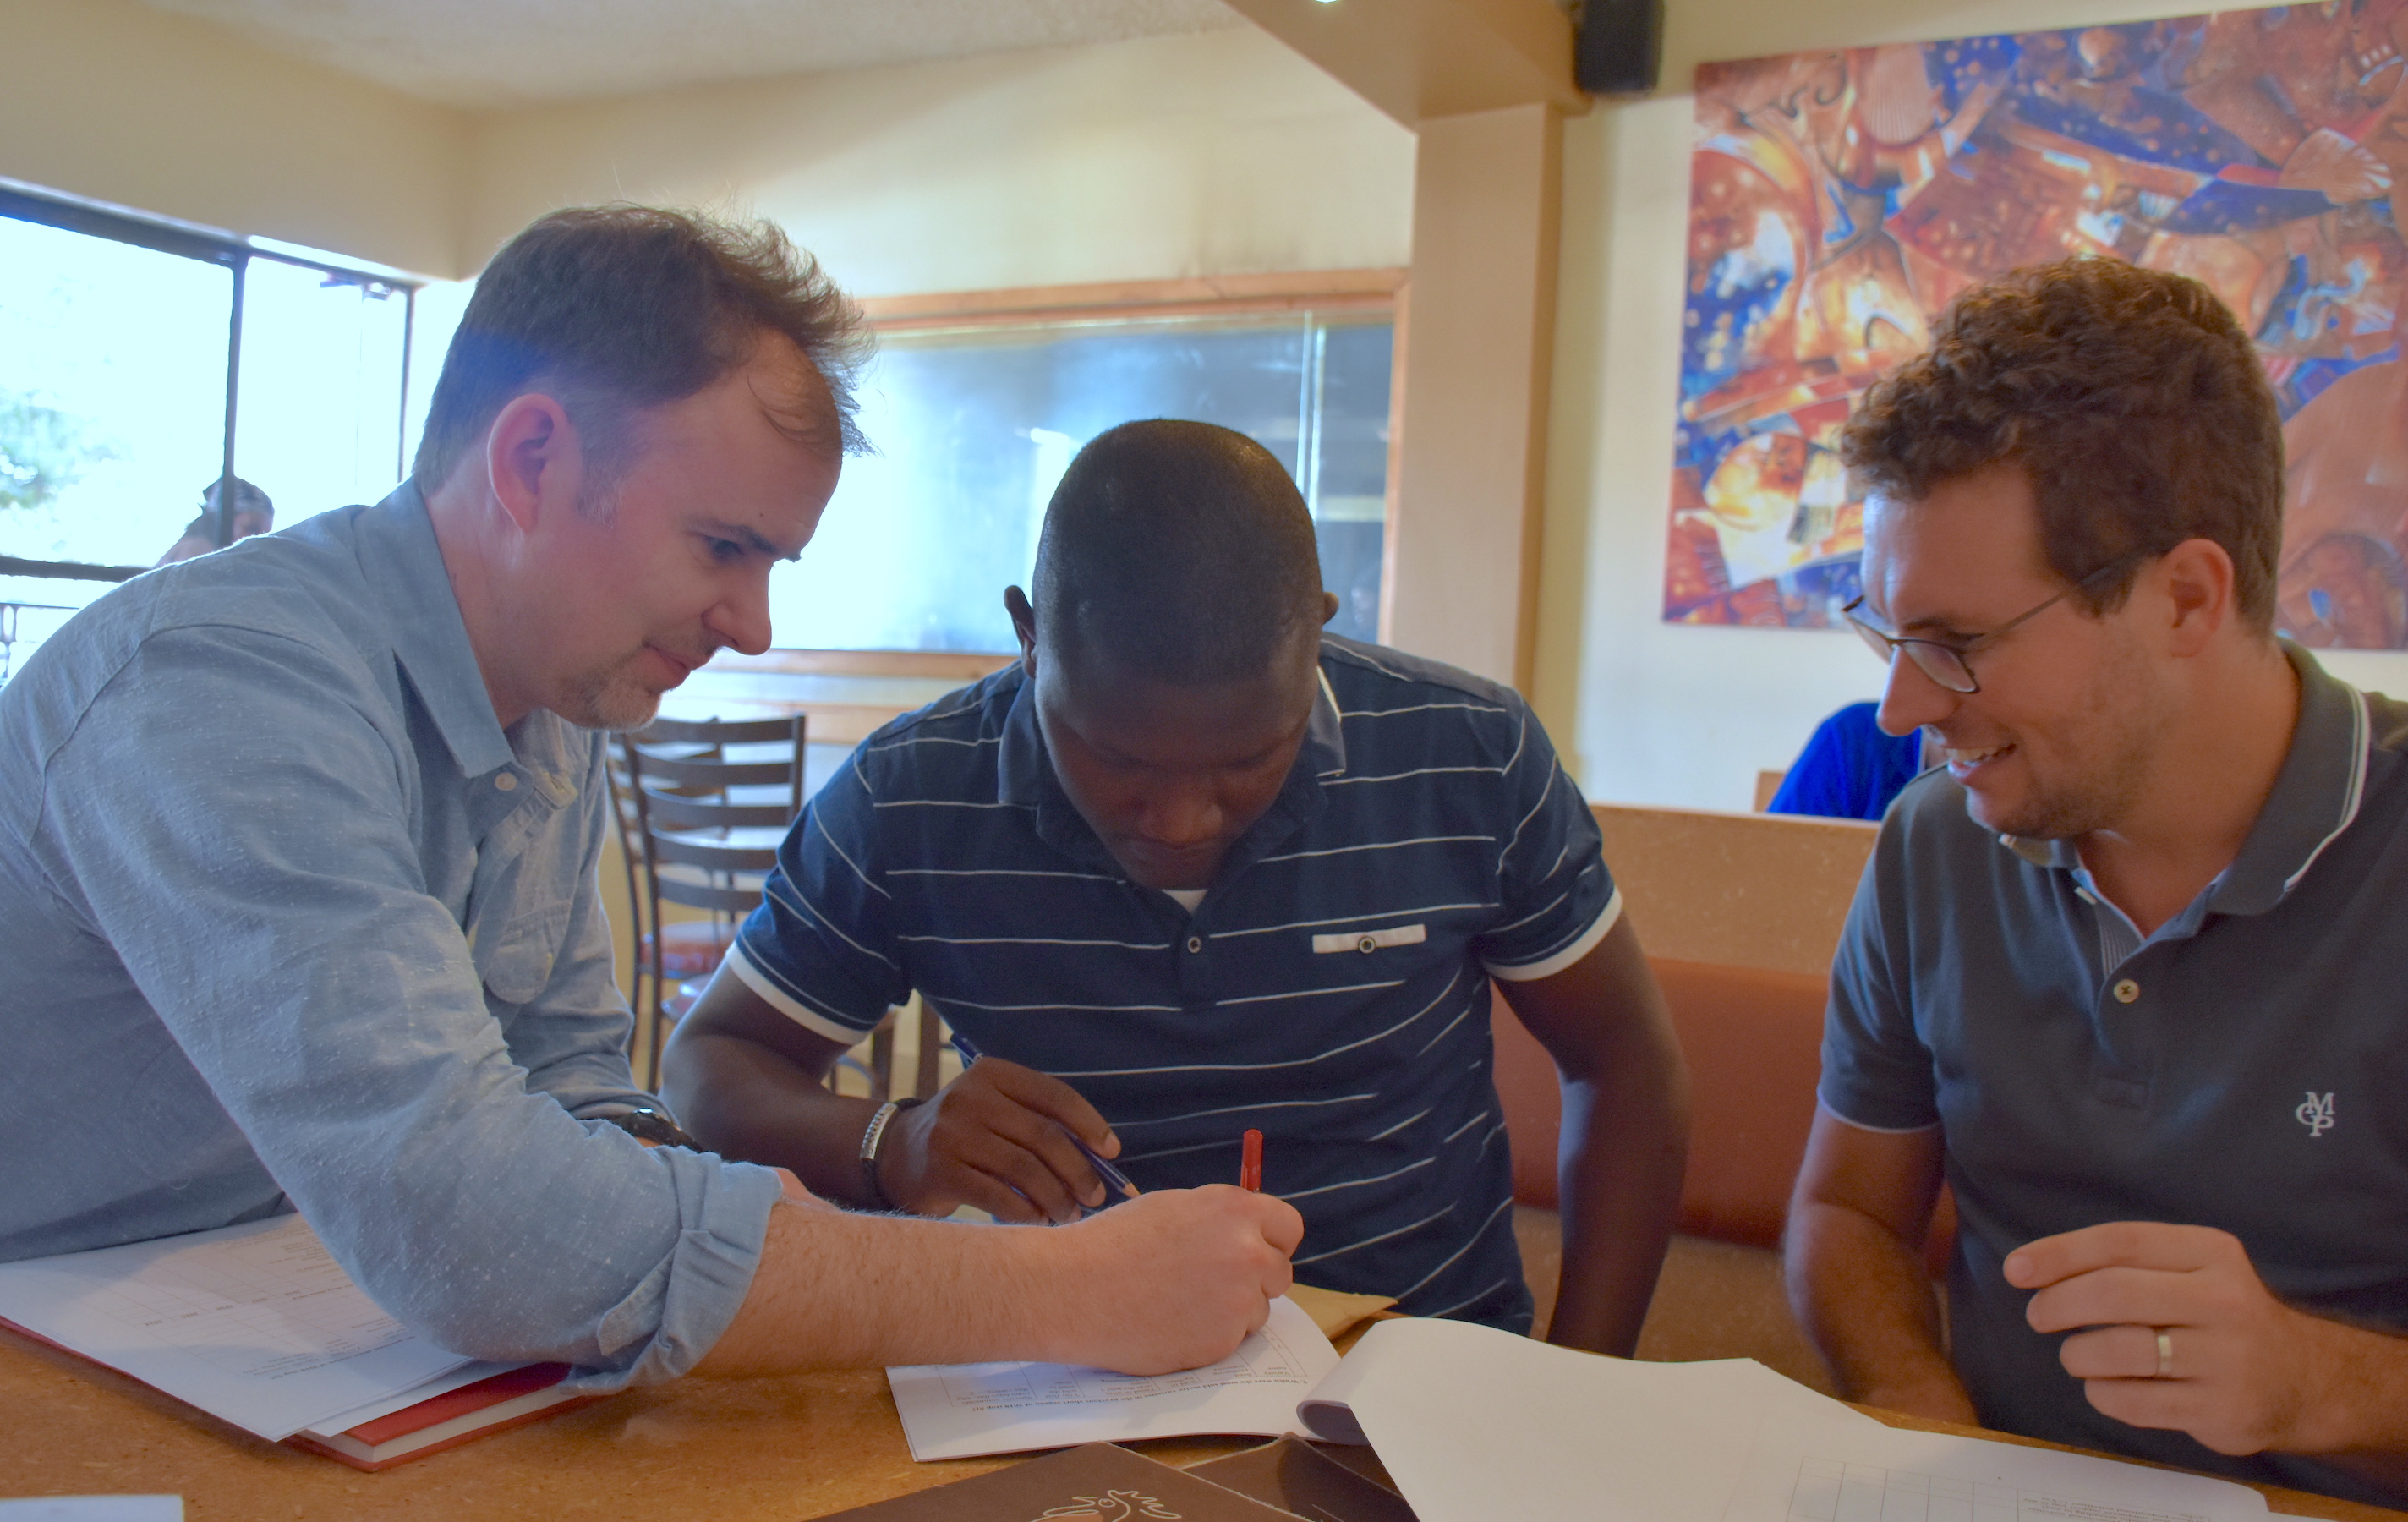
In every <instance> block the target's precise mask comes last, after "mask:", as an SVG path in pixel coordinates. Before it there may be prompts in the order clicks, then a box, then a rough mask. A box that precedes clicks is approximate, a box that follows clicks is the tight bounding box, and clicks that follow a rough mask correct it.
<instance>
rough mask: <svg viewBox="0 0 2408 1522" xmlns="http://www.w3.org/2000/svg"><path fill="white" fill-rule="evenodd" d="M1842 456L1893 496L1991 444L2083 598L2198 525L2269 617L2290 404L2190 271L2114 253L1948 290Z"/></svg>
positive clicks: (2244, 596) (2118, 599)
mask: <svg viewBox="0 0 2408 1522" xmlns="http://www.w3.org/2000/svg"><path fill="white" fill-rule="evenodd" d="M1842 457H1843V458H1844V459H1845V460H1846V462H1847V464H1848V466H1849V467H1850V468H1851V469H1852V470H1853V471H1854V472H1855V473H1856V480H1857V481H1858V483H1859V484H1860V485H1861V486H1864V487H1866V488H1869V489H1871V490H1872V491H1876V492H1879V493H1881V494H1882V495H1885V496H1890V497H1893V498H1896V499H1898V500H1899V501H1903V502H1914V501H1917V500H1920V499H1921V498H1923V497H1925V496H1928V495H1930V493H1931V490H1932V488H1934V487H1935V486H1938V485H1939V484H1940V483H1942V481H1952V480H1955V479H1957V478H1958V477H1961V476H1966V475H1970V474H1971V473H1972V472H1974V471H1976V470H1979V469H1982V468H1983V467H1986V466H1990V465H1994V464H1999V463H2002V462H2007V463H2014V464H2016V465H2020V466H2021V467H2023V468H2024V469H2025V470H2026V471H2027V472H2028V473H2029V476H2030V480H2031V485H2032V496H2033V499H2034V501H2035V503H2036V504H2037V506H2038V510H2039V514H2040V536H2041V544H2042V550H2043V552H2044V553H2045V554H2046V555H2047V558H2048V565H2049V568H2050V569H2052V570H2054V571H2055V572H2056V573H2057V575H2059V576H2061V577H2063V578H2064V579H2065V580H2067V581H2069V582H2080V581H2082V579H2083V578H2084V577H2085V576H2090V575H2093V574H2095V573H2097V572H2098V571H2100V570H2102V569H2104V568H2105V567H2108V566H2110V565H2113V564H2114V563H2115V562H2116V561H2118V560H2123V559H2127V558H2129V559H2130V560H2132V561H2133V565H2132V567H2130V568H2129V569H2128V570H2127V571H2126V572H2125V573H2124V574H2122V575H2119V576H2116V577H2113V578H2109V579H2107V580H2106V581H2104V582H2101V583H2100V584H2098V585H2096V586H2094V587H2092V588H2091V589H2089V590H2088V591H2086V592H2085V594H2083V597H2084V601H2085V604H2086V605H2087V606H2088V607H2089V609H2090V610H2091V611H2092V612H2094V613H2097V612H2102V611H2105V610H2111V609H2114V608H2118V607H2121V606H2122V605H2123V602H2124V599H2125V598H2126V597H2127V596H2129V595H2130V592H2131V589H2132V582H2133V579H2134V578H2135V577H2136V576H2138V575H2139V573H2140V561H2141V560H2142V559H2143V558H2144V557H2146V556H2149V555H2154V554H2162V553H2165V552H2166V551H2168V550H2171V549H2172V548H2173V547H2174V546H2175V545H2177V544H2180V543H2181V542H2182V541H2183V540H2185V539H2189V538H2203V539H2211V540H2214V542H2215V543H2216V544H2219V545H2221V546H2223V548H2224V551H2225V553H2227V554H2229V555H2230V556H2231V557H2232V567H2233V596H2234V601H2235V602H2236V603H2237V604H2238V606H2239V609H2240V612H2241V616H2242V617H2243V619H2244V620H2245V621H2247V623H2248V624H2249V625H2251V626H2252V627H2254V628H2256V629H2257V630H2258V631H2260V632H2265V631H2268V630H2271V629H2272V627H2273V625H2274V568H2275V561H2276V559H2277V557H2278V556H2279V555H2280V553H2281V551H2282V542H2283V420H2282V414H2281V413H2280V412H2279V411H2278V410H2277V409H2276V408H2275V406H2274V395H2273V391H2272V388H2271V387H2269V386H2268V384H2267V382H2266V372H2265V368H2264V366H2262V365H2261V364H2260V363H2259V361H2258V358H2257V350H2256V349H2255V348H2254V347H2253V346H2252V345H2251V343H2250V341H2249V336H2248V334H2246V333H2244V332H2243V331H2242V327H2241V324H2240V323H2239V322H2237V321H2236V320H2235V319H2234V318H2233V315H2232V313H2231V311H2230V310H2229V309H2227V308H2226V307H2225V305H2224V303H2222V302H2221V301H2218V300H2217V299H2216V298H2215V295H2214V293H2213V292H2211V291H2210V290H2208V288H2207V287H2206V286H2204V285H2202V284H2200V282H2199V281H2197V280H2191V279H2189V278H2188V277H2186V276H2182V275H2171V274H2168V273H2166V272H2164V271H2162V270H2155V269H2143V268H2141V267H2139V266H2134V265H2128V264H2126V263H2124V262H2123V261H2122V260H2120V259H2068V260H2063V261H2060V262H2058V263H2056V264H2049V265H2034V266H2028V267H2027V268H2023V269H2018V270H2015V271H2014V272H2013V273H2011V274H2008V275H2005V276H2002V277H2000V279H1998V280H1993V281H1991V282H1990V283H1989V284H1987V285H1982V286H1976V287H1975V288H1973V289H1972V290H1971V291H1967V292H1965V293H1964V294H1961V295H1959V296H1958V297H1957V299H1956V300H1955V301H1953V302H1951V303H1950V304H1949V306H1948V309H1947V310H1946V311H1945V312H1944V313H1942V316H1941V318H1940V321H1939V323H1938V324H1937V325H1936V326H1935V328H1934V330H1933V337H1932V342H1931V348H1930V350H1929V351H1928V352H1926V353H1924V354H1922V355H1920V356H1918V357H1917V358H1915V359H1914V360H1911V361H1909V362H1908V363H1907V364H1906V365H1904V366H1901V367H1900V368H1899V370H1898V371H1896V372H1895V373H1894V374H1892V375H1890V376H1889V377H1887V378H1886V379H1885V380H1882V381H1881V382H1879V383H1878V384H1876V385H1875V386H1874V387H1873V388H1872V389H1871V391H1869V392H1867V393H1866V395H1865V397H1864V400H1863V402H1862V404H1861V405H1860V406H1859V407H1858V408H1857V409H1856V415H1855V416H1854V417H1852V418H1851V419H1850V420H1849V422H1848V426H1847V431H1846V433H1845V435H1844V436H1843V438H1842Z"/></svg>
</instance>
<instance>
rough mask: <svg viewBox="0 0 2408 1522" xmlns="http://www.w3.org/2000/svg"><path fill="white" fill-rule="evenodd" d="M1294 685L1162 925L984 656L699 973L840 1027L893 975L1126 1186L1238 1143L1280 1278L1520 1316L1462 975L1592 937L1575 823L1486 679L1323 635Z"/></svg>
mask: <svg viewBox="0 0 2408 1522" xmlns="http://www.w3.org/2000/svg"><path fill="white" fill-rule="evenodd" d="M1321 674H1322V693H1321V698H1320V701H1319V703H1318V704H1317V705H1316V708H1315V711H1314V713H1313V716H1312V723H1311V726H1310V729H1309V731H1308V734H1307V739H1306V742H1305V745H1304V747H1303V750H1302V751H1301V752H1300V754H1298V756H1297V764H1296V767H1295V768H1294V769H1293V770H1292V771H1291V772H1290V774H1289V776H1288V779H1287V782H1286V783H1285V785H1284V787H1283V789H1282V791H1281V793H1280V795H1279V797H1278V798H1277V800H1276V801H1275V802H1274V803H1273V804H1272V806H1271V808H1270V810H1269V812H1267V813H1266V814H1265V815H1264V816H1263V817H1262V818H1261V819H1260V820H1258V821H1256V822H1255V824H1254V826H1253V828H1251V829H1250V830H1248V831H1247V832H1246V834H1245V835H1243V836H1242V837H1240V840H1238V842H1237V844H1236V845H1234V846H1233V847H1232V848H1231V850H1230V853H1229V855H1228V857H1227V859H1226V861H1225V862H1224V863H1223V865H1222V868H1221V870H1220V874H1219V876H1218V877H1217V878H1216V879H1215V880H1214V882H1213V884H1212V887H1211V892H1210V893H1209V894H1208V895H1207V896H1206V897H1205V898H1204V900H1203V901H1202V903H1201V904H1200V905H1198V906H1197V909H1196V911H1195V912H1194V913H1193V914H1190V913H1189V912H1187V911H1185V910H1184V909H1183V908H1181V906H1180V905H1179V904H1178V903H1177V902H1176V901H1175V900H1174V899H1172V898H1171V897H1170V896H1169V895H1168V894H1166V893H1163V892H1160V891H1159V890H1156V889H1154V888H1147V887H1140V886H1139V885H1138V884H1136V883H1132V882H1130V881H1129V880H1128V878H1127V877H1126V876H1125V875H1124V874H1123V872H1122V871H1121V869H1120V868H1119V866H1118V865H1117V864H1116V863H1115V862H1114V861H1113V859H1112V857H1111V854H1110V853H1109V852H1108V851H1107V850H1106V849H1105V848H1104V845H1103V843H1102V842H1101V841H1100V840H1097V838H1096V835H1095V832H1094V831H1093V830H1092V829H1090V828H1089V827H1088V826H1087V823H1086V821H1085V820H1084V819H1083V818H1082V817H1081V816H1080V814H1079V812H1078V811H1077V809H1076V808H1074V807H1073V806H1072V805H1071V803H1070V800H1069V798H1068V795H1066V794H1065V793H1064V792H1063V791H1062V787H1061V783H1059V782H1058V781H1056V780H1055V778H1054V769H1053V766H1052V764H1051V763H1050V762H1049V761H1048V759H1047V757H1046V754H1045V744H1044V739H1043V737H1042V735H1041V733H1040V732H1039V728H1038V725H1037V715H1036V707H1035V696H1034V694H1033V692H1032V691H1031V689H1030V688H1029V687H1028V686H1027V684H1026V683H1025V680H1024V679H1023V676H1022V673H1021V668H1019V667H1017V666H1013V667H1011V668H1006V669H1005V670H1003V671H1000V672H998V673H996V675H995V676H993V677H990V678H988V679H987V680H986V681H984V682H980V683H979V684H978V685H976V686H974V687H969V688H966V689H964V690H963V691H961V692H958V693H955V694H953V695H952V696H948V697H945V698H942V699H940V700H939V701H938V702H937V703H935V704H934V705H932V706H931V707H929V708H927V709H925V710H923V711H920V712H918V713H914V714H908V715H906V716H905V717H903V718H901V719H899V720H897V721H896V722H895V723H894V724H892V725H888V726H887V727H885V728H884V729H882V730H881V731H879V732H878V734H876V735H875V736H873V737H871V738H870V739H868V740H867V741H866V742H865V743H864V744H863V745H862V747H861V748H860V750H859V751H858V752H857V753H856V754H855V756H854V760H853V765H852V766H851V767H850V768H847V770H846V771H845V772H844V773H842V774H841V775H839V777H838V778H837V779H836V780H835V781H832V782H831V783H829V784H828V785H827V786H826V787H825V788H824V789H823V790H822V791H821V793H820V794H819V796H818V797H816V798H815V799H813V800H812V803H811V805H810V810H809V811H808V812H806V814H805V815H804V817H803V818H802V819H801V820H800V821H799V822H798V823H797V824H796V826H795V829H794V830H793V832H792V833H791V834H790V835H789V836H788V838H787V840H786V842H785V845H784V848H783V849H782V851H781V853H780V865H779V869H778V871H777V872H776V874H775V875H774V876H773V877H772V878H771V880H770V882H769V884H768V891H767V895H766V897H765V899H764V902H763V904H762V907H761V908H760V909H759V910H758V911H757V912H754V914H753V916H752V918H751V919H750V920H748V921H747V922H746V924H745V926H744V928H743V933H742V936H741V938H740V940H739V942H738V947H737V949H736V952H735V953H734V955H731V957H730V959H729V966H730V967H731V969H733V970H734V971H735V973H736V974H737V975H738V976H739V977H741V978H742V979H743V980H744V981H745V982H746V984H749V985H750V986H751V987H752V988H753V989H754V991H756V992H758V993H759V994H760V995H761V996H762V997H763V998H767V1000H768V1001H769V1002H770V1003H772V1004H774V1005H776V1006H777V1007H778V1008H779V1009H781V1010H783V1011H784V1012H786V1013H787V1014H789V1015H791V1016H792V1017H793V1018H794V1019H796V1021H798V1022H800V1023H801V1024H802V1025H804V1026H805V1027H808V1028H810V1029H811V1030H814V1031H817V1032H819V1033H820V1034H822V1035H824V1036H827V1037H830V1038H831V1039H834V1040H837V1041H845V1042H848V1043H850V1042H851V1041H855V1040H857V1039H858V1038H859V1036H860V1034H861V1033H862V1032H864V1031H866V1030H868V1029H869V1028H871V1027H874V1026H875V1025H876V1024H877V1023H878V1021H879V1020H880V1019H881V1018H882V1016H883V1015H884V1014H885V1012H886V1011H887V1008H888V1007H889V1006H890V1005H893V1004H896V1003H900V1002H901V1001H902V1000H903V999H904V998H907V997H908V996H909V995H910V992H911V991H912V990H913V989H915V988H916V989H918V990H919V992H920V994H921V995H922V997H923V998H925V999H926V1000H928V1002H929V1003H931V1004H932V1005H934V1006H935V1008H936V1009H937V1010H938V1011H939V1012H940V1013H942V1014H943V1016H944V1017H945V1019H946V1020H947V1021H948V1022H950V1023H951V1024H952V1025H953V1027H954V1028H955V1029H957V1030H959V1031H960V1032H962V1034H963V1035H965V1036H966V1037H968V1038H969V1040H970V1041H973V1042H974V1043H975V1044H976V1045H977V1047H978V1048H979V1050H980V1051H982V1052H983V1053H988V1054H992V1055H996V1056H1001V1057H1006V1058H1009V1059H1011V1061H1014V1062H1019V1063H1023V1064H1025V1065H1026V1066H1028V1067H1031V1068H1035V1069H1038V1070H1041V1071H1044V1072H1048V1073H1052V1074H1054V1076H1056V1077H1058V1078H1061V1079H1062V1080H1063V1081H1065V1082H1066V1083H1068V1084H1070V1085H1071V1086H1072V1087H1074V1088H1076V1089H1078V1090H1079V1091H1080V1092H1081V1093H1082V1094H1083V1095H1084V1096H1085V1097H1086V1098H1088V1100H1089V1101H1090V1102H1091V1103H1093V1104H1094V1105H1095V1106H1096V1108H1097V1110H1098V1111H1100V1112H1101V1113H1103V1115H1104V1117H1105V1118H1106V1119H1107V1120H1109V1121H1111V1124H1112V1127H1113V1128H1114V1129H1115V1130H1116V1131H1117V1132H1118V1133H1119V1135H1120V1138H1121V1142H1122V1146H1123V1148H1124V1151H1123V1153H1122V1156H1121V1159H1120V1160H1121V1163H1122V1165H1123V1166H1124V1167H1125V1168H1126V1170H1128V1172H1129V1174H1130V1176H1131V1177H1132V1178H1134V1179H1135V1180H1136V1181H1137V1183H1138V1184H1139V1185H1140V1186H1142V1187H1145V1188H1150V1189H1153V1188H1169V1187H1184V1186H1189V1185H1198V1184H1206V1183H1213V1182H1220V1183H1235V1182H1236V1181H1237V1176H1238V1143H1239V1138H1240V1135H1241V1134H1242V1133H1243V1132H1244V1131H1245V1129H1246V1128H1247V1127H1256V1128H1259V1129H1260V1130H1261V1131H1262V1132H1263V1135H1264V1138H1265V1147H1264V1159H1263V1178H1264V1186H1265V1187H1266V1188H1267V1189H1269V1191H1271V1192H1272V1193H1275V1194H1278V1195H1280V1196H1281V1197H1282V1198H1283V1199H1287V1200H1288V1201H1289V1202H1290V1203H1292V1204H1294V1205H1295V1206H1296V1207H1297V1210H1298V1211H1300V1212H1301V1213H1303V1215H1304V1219H1305V1238H1304V1242H1303V1245H1302V1246H1301V1247H1299V1248H1298V1249H1297V1256H1296V1265H1297V1276H1298V1277H1299V1278H1300V1279H1302V1280H1303V1281H1304V1282H1306V1283H1308V1284H1314V1285H1323V1286H1325V1287H1327V1288H1332V1289H1347V1290H1361V1291H1368V1292H1371V1293H1377V1294H1383V1295H1394V1296H1396V1297H1398V1299H1399V1300H1400V1301H1401V1302H1402V1304H1403V1307H1404V1309H1406V1310H1408V1311H1411V1312H1412V1313H1414V1314H1421V1315H1454V1316H1458V1317H1464V1318H1468V1319H1476V1320H1481V1321H1486V1322H1490V1323H1492V1324H1495V1325H1499V1326H1506V1327H1510V1328H1513V1329H1516V1330H1523V1329H1527V1328H1528V1326H1529V1324H1530V1312H1531V1307H1530V1297H1529V1291H1528V1289H1527V1287H1526V1286H1525V1285H1524V1284H1523V1280H1522V1271H1521V1260H1520V1256H1519V1254H1518V1253H1517V1251H1516V1250H1515V1247H1514V1242H1513V1228H1512V1213H1511V1210H1510V1208H1509V1207H1510V1206H1511V1205H1512V1170H1511V1167H1510V1164H1509V1158H1508V1155H1507V1141H1506V1136H1505V1124H1504V1119H1503V1113H1502V1111H1501V1109H1500V1107H1499V1106H1498V1101H1497V1091H1496V1085H1495V1083H1494V1081H1493V1078H1492V1076H1491V1071H1490V1055H1491V1054H1490V1042H1489V1025H1488V1011H1489V987H1488V980H1489V978H1490V976H1492V975H1494V976H1497V977H1500V978H1505V979H1509V980H1511V979H1517V978H1520V979H1527V978H1540V977H1544V976H1547V975H1548V974H1550V973H1552V972H1555V971H1558V970H1560V969H1564V968H1567V967H1569V966H1570V965H1571V964H1572V963H1573V962H1576V961H1578V960H1579V959H1580V958H1581V957H1582V956H1584V955H1586V954H1587V952H1588V951H1589V950H1590V948H1592V947H1594V946H1595V945H1596V944H1597V943H1598V940H1601V939H1603V937H1604V935H1605V933H1606V931H1607V930H1608V929H1609V928H1611V927H1612V926H1613V921H1614V918H1615V916H1616V915H1617V913H1618V912H1619V908H1618V900H1617V899H1616V897H1615V896H1614V891H1613V883H1612V881H1611V880H1610V879H1609V878H1608V877H1607V875H1606V871H1605V866H1604V862H1603V860H1602V859H1601V857H1600V854H1599V840H1598V830H1597V824H1596V821H1595V820H1594V819H1593V818H1591V817H1590V814H1589V811H1588V807H1587V804H1586V803H1585V802H1584V800H1583V799H1582V797H1581V795H1580V792H1579V790H1578V789H1577V788H1575V787H1574V786H1573V785H1572V783H1571V780H1570V778H1569V777H1567V776H1565V775H1564V772H1563V769H1562V768H1561V767H1559V766H1558V765H1557V764H1556V761H1555V751H1554V749H1553V748H1552V747H1551V746H1550V745H1549V744H1548V743H1547V738H1546V734H1545V732H1544V731H1543V730H1542V729H1541V727H1540V725H1539V723H1538V721H1537V720H1536V719H1535V718H1533V717H1532V716H1531V713H1530V711H1529V709H1528V707H1527V705H1526V704H1524V703H1523V701H1522V700H1521V699H1520V698H1519V697H1517V696H1514V695H1513V694H1512V692H1510V691H1508V690H1507V689H1505V688H1502V687H1499V686H1498V685H1496V684H1495V683H1493V682H1484V681H1482V680H1480V679H1479V678H1477V677H1473V676H1470V675H1468V674H1467V673H1465V672H1461V671H1457V670H1455V669H1452V668H1447V667H1442V666H1438V665H1436V664H1433V663H1431V662H1427V661H1420V660H1415V659H1413V658H1412V657H1411V656H1407V655H1402V654H1399V653H1397V652H1395V651H1391V650H1383V649H1380V648H1377V647H1373V646H1368V645H1359V644H1355V643H1353V642H1351V641H1349V640H1345V639H1337V638H1334V637H1331V638H1326V639H1324V640H1323V643H1322V653H1321Z"/></svg>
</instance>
